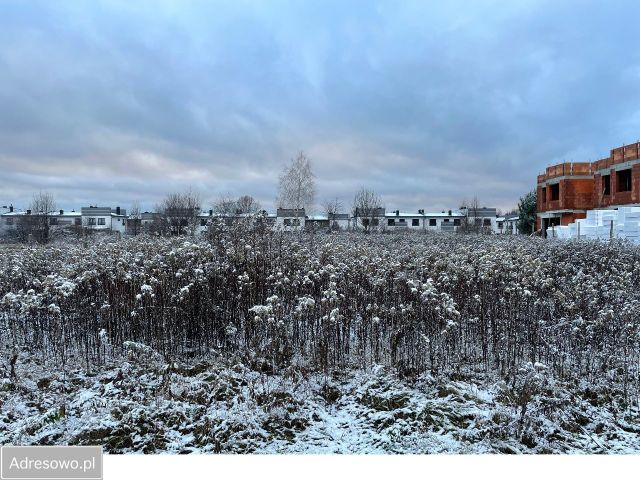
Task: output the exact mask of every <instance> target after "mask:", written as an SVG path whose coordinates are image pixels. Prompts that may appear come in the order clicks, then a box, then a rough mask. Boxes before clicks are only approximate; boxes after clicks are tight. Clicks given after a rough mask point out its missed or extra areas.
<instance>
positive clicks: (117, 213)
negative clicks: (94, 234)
mask: <svg viewBox="0 0 640 480" xmlns="http://www.w3.org/2000/svg"><path fill="white" fill-rule="evenodd" d="M116 215H120V207H116Z"/></svg>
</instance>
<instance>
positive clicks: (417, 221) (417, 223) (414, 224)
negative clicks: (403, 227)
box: [411, 218, 420, 227]
mask: <svg viewBox="0 0 640 480" xmlns="http://www.w3.org/2000/svg"><path fill="white" fill-rule="evenodd" d="M411 226H412V227H419V226H420V219H419V218H414V219H412V220H411Z"/></svg>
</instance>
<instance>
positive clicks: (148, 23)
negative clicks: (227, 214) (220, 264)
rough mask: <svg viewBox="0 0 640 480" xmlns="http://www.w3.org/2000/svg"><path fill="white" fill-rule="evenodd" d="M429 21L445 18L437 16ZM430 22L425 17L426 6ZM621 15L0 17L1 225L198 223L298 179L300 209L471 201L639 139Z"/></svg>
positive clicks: (409, 5)
mask: <svg viewBox="0 0 640 480" xmlns="http://www.w3.org/2000/svg"><path fill="white" fill-rule="evenodd" d="M445 3H446V6H445V5H444V4H445ZM429 4H431V5H429ZM639 13H640V4H638V2H636V1H616V2H603V1H599V2H590V1H585V0H580V1H575V2H573V1H564V0H563V1H557V0H555V1H535V2H526V1H517V2H513V1H505V2H500V1H474V2H468V1H463V2H459V3H458V4H456V2H435V1H433V2H426V1H424V0H421V1H417V2H403V3H402V4H401V3H400V2H397V1H389V2H384V1H382V2H375V1H371V0H367V1H362V2H359V1H345V0H341V1H326V0H323V1H310V2H303V1H291V2H279V1H274V0H270V1H264V2H257V1H256V2H243V1H238V0H235V1H233V2H231V1H227V2H220V3H218V2H211V1H209V2H185V1H180V2H177V1H176V2H159V1H154V2H148V3H146V2H140V1H136V2H130V1H128V0H127V1H122V2H120V1H106V2H102V1H95V0H93V1H90V2H81V1H68V2H64V1H59V0H56V1H55V2H53V1H46V2H37V1H33V0H30V1H28V2H25V1H24V0H15V1H7V0H2V1H1V2H0V206H2V205H4V204H8V203H9V202H13V204H14V205H16V206H18V207H24V208H26V207H27V204H28V202H29V199H30V197H31V195H32V193H33V192H34V191H37V190H40V189H43V190H49V191H52V192H53V193H54V194H55V195H56V198H57V201H58V205H59V207H60V208H78V207H80V206H82V205H88V204H96V203H97V204H100V205H111V206H115V205H122V206H124V207H128V206H129V205H130V204H131V202H132V201H133V200H138V201H140V203H141V204H142V206H143V207H144V208H151V207H153V205H154V204H156V203H157V202H158V201H159V200H160V199H161V198H162V197H163V196H164V194H166V193H168V192H171V191H179V190H184V189H186V188H189V187H191V188H193V189H194V190H196V191H199V192H200V193H201V195H202V198H203V200H204V204H203V207H204V208H208V207H209V205H210V204H211V203H213V202H214V201H215V200H216V198H217V197H219V196H220V195H221V194H226V193H228V194H231V195H241V194H245V193H247V194H252V195H254V196H255V197H256V198H258V199H259V200H260V201H261V202H262V204H263V205H264V206H265V207H267V208H271V207H273V204H274V198H275V195H276V189H277V177H278V173H279V172H280V170H281V169H282V167H283V165H284V164H285V163H286V162H287V161H288V160H289V159H291V158H292V157H294V156H295V155H296V154H297V152H298V151H300V150H303V151H304V152H305V153H306V154H307V155H308V156H309V157H310V158H311V160H312V163H313V167H314V171H315V174H316V177H317V190H318V195H317V200H318V201H317V203H318V204H321V203H322V202H323V200H325V199H328V198H333V197H339V198H341V199H342V201H343V203H344V204H345V205H347V206H349V205H350V204H351V201H352V198H353V194H354V192H355V191H356V190H357V189H358V188H359V187H360V186H362V185H364V186H368V187H370V188H372V189H374V190H375V191H377V192H378V193H380V194H381V196H382V198H383V200H384V203H385V205H386V206H387V208H388V209H396V208H400V209H403V210H409V211H411V210H415V209H417V208H426V209H431V210H433V209H442V208H452V207H453V208H455V207H457V206H459V204H460V202H461V200H462V199H463V198H465V197H466V198H470V197H473V196H474V195H477V197H478V198H479V199H480V202H481V203H482V204H483V205H486V206H497V207H500V208H503V209H506V208H510V207H513V206H515V205H516V203H517V200H518V198H519V197H520V196H521V195H522V194H523V193H525V192H527V191H529V190H531V189H532V188H534V187H535V182H536V175H537V174H538V173H540V172H541V171H542V170H543V169H544V168H545V167H546V166H547V165H550V164H553V163H555V162H559V161H587V160H594V159H597V158H601V157H604V156H607V155H608V153H609V149H611V148H613V147H616V146H619V145H621V144H623V143H632V142H634V141H636V140H637V139H638V138H639V137H640V88H639V85H640V83H639V81H640V58H639V57H640V48H638V47H639V46H640V45H639V44H640V40H639V39H638V33H637V23H638V14H639Z"/></svg>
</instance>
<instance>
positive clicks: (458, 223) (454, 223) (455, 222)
mask: <svg viewBox="0 0 640 480" xmlns="http://www.w3.org/2000/svg"><path fill="white" fill-rule="evenodd" d="M453 225H455V226H456V227H459V226H460V219H459V218H454V219H453Z"/></svg>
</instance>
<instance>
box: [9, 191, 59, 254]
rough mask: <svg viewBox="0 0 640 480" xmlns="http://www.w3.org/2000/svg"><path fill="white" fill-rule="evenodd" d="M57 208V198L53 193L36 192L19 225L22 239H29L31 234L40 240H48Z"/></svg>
mask: <svg viewBox="0 0 640 480" xmlns="http://www.w3.org/2000/svg"><path fill="white" fill-rule="evenodd" d="M55 210H56V200H55V197H54V196H53V194H52V193H50V192H43V191H40V192H38V193H36V194H34V195H33V198H32V199H31V204H30V205H29V211H28V212H27V215H23V216H22V217H21V219H20V223H19V225H18V229H19V235H20V236H21V237H22V239H23V240H27V239H28V238H29V235H31V238H33V239H34V240H36V241H38V242H48V241H49V239H50V238H51V222H52V216H53V214H54V213H55Z"/></svg>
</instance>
